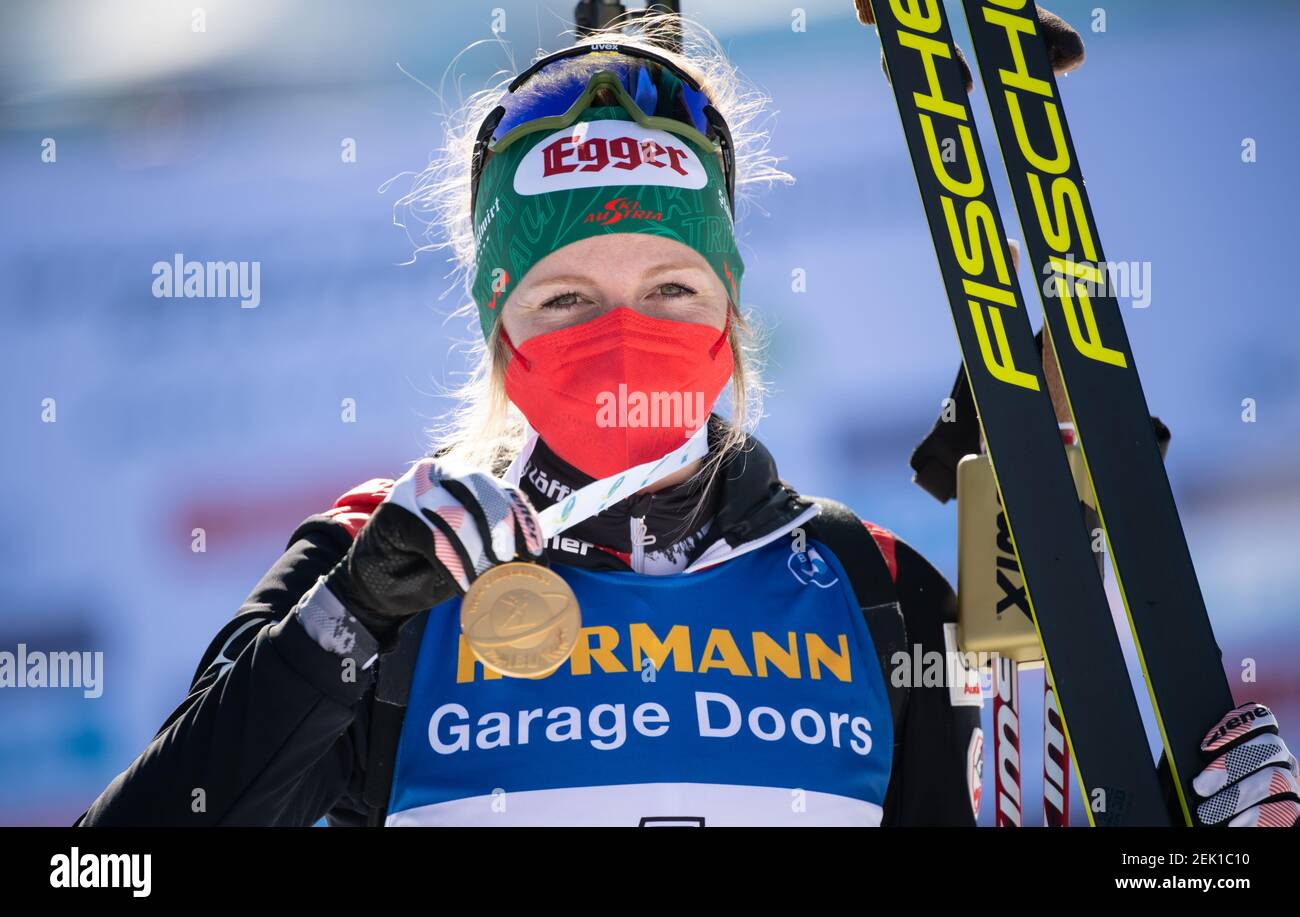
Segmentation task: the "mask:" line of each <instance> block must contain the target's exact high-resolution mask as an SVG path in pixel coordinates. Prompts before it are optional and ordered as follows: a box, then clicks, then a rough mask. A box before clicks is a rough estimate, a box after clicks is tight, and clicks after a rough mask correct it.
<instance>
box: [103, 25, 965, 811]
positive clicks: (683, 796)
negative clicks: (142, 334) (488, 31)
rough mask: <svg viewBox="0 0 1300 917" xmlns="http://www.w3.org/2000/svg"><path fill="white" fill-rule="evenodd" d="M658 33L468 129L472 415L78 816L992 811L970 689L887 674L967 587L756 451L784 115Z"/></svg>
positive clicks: (585, 63)
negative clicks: (764, 239)
mask: <svg viewBox="0 0 1300 917" xmlns="http://www.w3.org/2000/svg"><path fill="white" fill-rule="evenodd" d="M654 31H655V29H654V27H653V24H652V25H651V27H650V28H649V29H648V31H647V32H645V33H643V34H642V36H641V37H640V38H637V39H632V38H628V37H626V36H624V35H622V34H621V33H619V32H610V33H603V34H596V35H592V36H588V37H587V38H585V39H584V40H583V41H582V42H581V43H579V44H578V45H576V46H574V47H572V48H569V49H566V50H565V51H562V52H558V53H556V54H552V55H550V56H548V57H545V58H543V59H542V60H540V61H538V62H537V63H535V64H534V65H533V66H532V67H530V68H529V69H528V70H526V71H525V72H524V73H522V74H520V75H519V76H518V77H517V78H515V79H514V80H513V81H512V82H511V83H510V85H509V86H508V87H506V88H505V90H504V91H502V90H500V89H498V90H495V91H493V92H491V93H488V94H484V95H482V96H480V97H479V98H478V99H477V100H476V101H475V103H474V104H471V105H470V106H469V108H468V109H467V110H466V111H465V112H464V117H463V118H462V119H461V122H462V125H463V127H462V128H461V129H460V130H458V131H453V134H452V139H451V142H450V143H449V145H448V150H447V153H448V155H447V158H446V159H445V160H444V161H443V162H442V163H440V164H439V165H437V166H435V167H434V168H433V169H432V170H430V171H429V172H428V173H427V174H426V175H425V176H424V178H423V179H422V181H421V182H420V183H419V184H418V186H417V188H416V191H415V192H414V195H413V198H412V201H413V202H414V203H416V204H418V205H420V206H422V207H424V208H426V209H427V210H430V211H432V212H433V213H435V214H437V215H438V216H439V218H440V221H441V222H440V224H439V230H440V232H441V233H442V235H443V237H444V239H445V240H446V242H447V244H448V245H449V246H450V247H451V250H452V252H453V254H454V256H455V258H456V259H457V260H458V262H459V263H460V265H461V267H463V268H464V269H465V270H466V276H467V280H468V289H469V294H470V298H471V300H472V308H473V309H475V310H476V312H477V316H478V318H479V323H480V326H481V329H482V333H483V347H482V349H481V352H480V355H481V360H480V365H479V371H478V372H477V374H476V375H475V376H474V378H473V380H472V382H471V384H470V385H469V387H468V388H467V390H466V391H465V392H464V393H463V401H462V406H461V409H460V410H459V411H458V412H457V413H456V415H455V417H454V422H453V423H452V425H451V426H450V428H449V429H448V430H446V431H445V432H444V433H443V435H442V436H441V437H440V438H439V441H438V442H436V443H435V448H434V449H433V450H432V452H431V456H430V457H429V458H425V459H422V460H420V461H419V462H417V463H416V464H415V465H414V466H413V467H411V468H410V469H409V470H408V471H406V473H405V474H403V475H401V476H400V477H398V478H397V479H396V480H395V481H394V480H388V479H375V480H372V481H368V482H366V483H365V484H363V485H361V486H360V487H358V488H356V489H354V490H352V491H350V492H349V493H347V494H344V495H343V496H342V497H340V498H339V499H338V500H337V501H336V502H335V504H334V506H333V507H332V508H330V509H328V510H327V511H325V512H323V513H322V514H320V515H318V516H313V517H311V518H309V519H308V520H307V521H306V522H304V523H303V525H302V526H300V527H299V528H298V530H297V531H296V532H294V534H293V536H292V537H291V539H290V541H289V547H288V549H287V550H286V552H285V553H284V555H283V556H282V557H281V558H280V560H279V561H278V562H277V563H276V564H275V566H274V567H273V568H272V569H271V570H270V572H269V573H268V574H267V575H266V577H264V578H263V580H262V581H261V582H260V583H259V584H258V585H257V587H256V588H255V589H254V590H253V593H252V594H251V595H250V596H249V598H248V599H247V601H246V602H245V603H244V604H243V606H242V607H241V608H240V610H239V612H238V614H237V615H236V616H235V617H234V619H233V620H232V621H231V622H230V623H229V624H227V625H226V626H225V627H224V628H223V629H222V631H221V632H220V633H219V634H218V635H217V636H216V638H215V639H214V640H213V642H212V644H211V646H210V647H209V649H208V651H207V653H206V654H205V655H204V658H203V660H202V661H201V663H200V665H199V668H198V671H197V674H196V677H195V679H194V682H193V685H192V688H191V692H190V694H189V696H188V697H186V698H185V700H184V701H183V702H182V703H181V705H180V706H179V707H178V708H177V709H176V711H175V712H174V713H173V715H172V716H171V717H170V718H169V719H168V721H167V723H166V724H164V726H163V728H162V730H161V731H160V732H159V734H158V736H157V737H156V738H155V739H154V741H153V742H152V743H151V744H150V745H149V747H148V748H146V749H145V751H144V752H143V753H142V754H141V755H140V756H139V757H138V758H137V759H136V761H135V762H133V763H132V764H131V766H130V767H129V768H128V769H127V770H126V771H125V772H124V773H123V774H122V775H120V776H119V777H118V778H117V779H116V780H115V781H114V782H113V784H112V785H111V786H110V787H109V788H108V789H107V790H106V791H105V792H104V793H103V794H102V795H101V796H100V798H99V799H98V800H96V801H95V802H94V803H93V804H92V805H91V807H90V808H89V810H88V811H87V813H86V814H85V815H84V816H83V817H82V819H81V823H82V824H121V823H182V824H195V823H199V824H281V825H284V824H287V825H308V824H312V823H314V822H316V821H317V820H318V819H320V818H322V817H325V818H327V819H328V820H329V822H330V823H331V824H340V825H347V824H389V825H434V824H453V825H530V824H532V825H543V824H584V825H627V826H634V825H651V824H690V825H737V824H763V825H833V824H834V825H864V826H876V825H903V824H955V825H971V824H973V823H974V819H975V813H976V810H977V808H978V802H979V794H980V767H979V765H980V760H981V758H980V752H981V749H982V738H981V736H980V733H979V726H978V720H979V717H978V714H979V706H978V698H977V697H976V699H975V703H974V704H972V703H970V699H969V698H968V697H967V698H963V697H962V696H961V693H962V692H961V691H960V686H958V689H957V690H955V691H952V690H950V688H949V687H948V686H944V685H933V684H929V683H926V684H915V685H913V684H912V679H910V678H907V677H903V678H895V677H891V674H892V670H893V665H892V662H891V660H893V659H894V658H895V656H896V654H903V656H904V657H907V658H916V654H918V653H919V654H920V655H921V657H924V656H925V654H942V653H943V652H944V651H945V649H946V648H949V647H947V644H946V643H945V624H947V623H949V622H951V621H952V620H953V616H954V596H953V592H952V590H951V588H950V587H949V586H948V584H947V583H946V582H945V581H944V579H943V577H942V576H941V575H940V574H939V573H938V572H937V571H936V570H935V569H934V568H933V567H932V566H930V565H929V564H928V563H927V562H926V561H925V560H924V559H923V558H922V557H921V556H920V555H919V554H917V552H915V551H914V550H912V549H911V548H910V547H908V546H907V545H906V544H905V543H903V542H902V541H900V540H898V539H897V538H895V537H894V536H893V535H891V534H890V533H889V532H888V531H886V530H884V529H881V528H878V527H876V526H874V525H870V524H865V523H863V522H862V521H861V520H859V519H857V518H856V517H855V516H854V515H853V514H852V512H850V511H849V510H848V509H847V508H846V507H844V506H843V505H842V504H838V503H835V502H834V501H830V500H821V499H816V498H811V497H808V496H805V495H802V494H800V493H799V492H798V491H797V490H796V489H795V487H793V486H792V485H791V484H789V483H787V482H786V481H784V480H783V479H782V478H781V477H780V476H779V475H778V473H777V467H776V464H775V462H774V460H773V458H772V456H771V455H770V454H769V453H768V452H767V451H766V449H764V448H763V446H762V445H761V444H760V443H759V442H758V441H757V440H756V439H755V438H753V436H752V435H750V434H749V433H748V432H747V427H748V426H751V425H752V422H753V421H754V420H755V419H756V417H757V409H756V404H757V400H756V395H757V393H758V392H759V391H760V390H761V385H760V383H759V379H758V377H757V369H756V367H755V366H754V365H753V362H752V347H751V345H750V341H749V337H748V335H749V331H748V326H747V323H746V321H745V317H744V315H743V314H742V312H741V311H740V309H739V303H740V287H741V280H742V275H743V267H744V266H743V264H742V262H741V259H740V257H739V255H738V254H737V251H736V243H735V231H734V225H733V220H734V215H735V202H736V197H737V194H738V193H740V192H742V191H743V190H744V189H746V188H747V187H749V186H752V185H754V184H758V183H765V182H770V181H773V180H780V179H782V178H784V177H785V176H783V174H782V173H780V172H779V171H778V170H776V169H775V167H774V160H773V159H772V158H771V157H770V156H768V155H767V153H766V151H765V149H764V148H763V145H762V138H761V136H760V135H758V134H756V133H755V132H754V131H753V130H752V129H751V126H752V124H753V123H754V118H755V117H756V116H757V115H758V114H759V113H760V111H761V105H760V104H759V103H758V101H756V100H755V98H754V97H753V96H751V95H746V94H745V93H743V92H742V91H741V89H740V85H739V83H738V82H737V79H736V76H735V74H734V72H733V71H732V69H731V67H730V66H729V64H728V63H727V61H726V60H725V58H724V57H723V56H722V55H721V54H720V52H719V51H718V49H717V48H716V46H714V45H712V44H710V43H708V42H703V43H699V42H697V43H693V44H690V45H688V48H689V53H687V54H675V53H672V52H669V51H666V50H664V49H663V48H661V47H659V46H658V45H656V44H655V43H654V42H653V41H652V38H653V35H654ZM724 391H728V393H729V401H730V404H731V412H730V414H731V416H730V419H724V418H723V417H722V416H721V415H719V414H716V413H712V408H713V407H714V405H715V402H717V400H718V399H719V397H720V396H721V395H722V394H723V393H724ZM521 563H522V564H526V565H527V566H522V567H521ZM521 569H522V571H523V572H522V573H521V572H520V570H521ZM509 577H514V578H515V579H513V580H511V579H509ZM488 583H491V584H492V585H491V586H490V587H485V584H488ZM503 583H504V584H506V585H502V584H503ZM534 583H535V584H539V585H536V587H535V588H534V586H533V585H530V584H534ZM511 584H513V585H511ZM485 588H486V589H496V590H497V591H496V593H493V594H492V595H491V596H487V597H485V595H486V593H485ZM476 590H477V591H476ZM493 603H495V604H493ZM579 610H580V614H581V628H580V629H579V628H578V627H577V625H576V621H577V617H576V616H577V614H579ZM479 611H483V612H484V613H483V614H482V615H479V616H478V617H476V615H478V613H479ZM488 612H490V613H488ZM196 786H201V787H203V788H204V789H205V791H206V806H205V807H204V809H203V811H202V812H195V811H194V810H193V807H192V805H191V802H192V798H191V794H192V790H193V788H194V787H196Z"/></svg>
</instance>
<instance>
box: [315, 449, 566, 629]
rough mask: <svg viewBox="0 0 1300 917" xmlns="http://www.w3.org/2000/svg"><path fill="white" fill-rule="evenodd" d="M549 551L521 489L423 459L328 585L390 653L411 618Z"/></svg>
mask: <svg viewBox="0 0 1300 917" xmlns="http://www.w3.org/2000/svg"><path fill="white" fill-rule="evenodd" d="M543 547H544V545H543V541H542V534H541V525H540V523H539V522H538V520H537V514H536V513H535V512H534V511H533V508H532V505H531V504H530V503H529V502H528V498H527V497H525V496H524V495H523V494H522V493H521V492H520V491H519V490H518V489H517V488H515V487H513V486H511V485H509V484H505V483H504V482H502V481H499V480H497V479H495V478H492V477H491V476H489V475H487V474H484V473H482V472H475V473H472V474H468V475H461V476H458V477H450V476H448V475H446V473H445V472H444V471H443V469H441V468H440V467H439V466H438V465H437V463H436V462H434V460H433V459H423V460H422V461H420V462H418V463H417V464H416V465H415V466H414V467H412V468H411V469H410V470H409V471H407V472H406V474H404V475H402V476H401V477H400V478H398V479H397V481H396V482H395V483H394V484H393V488H392V490H391V491H390V492H389V494H388V496H387V498H385V500H384V502H383V503H381V504H380V505H379V507H378V508H377V509H376V510H375V512H374V513H373V514H372V515H371V517H370V519H369V520H367V522H366V524H365V525H364V526H363V527H362V529H361V531H360V532H359V533H358V534H357V537H356V539H355V540H354V541H353V543H352V547H351V548H349V549H348V553H347V555H346V556H344V558H343V559H342V560H341V561H339V562H338V564H337V565H336V566H335V567H334V569H333V570H331V571H330V572H329V574H327V575H326V577H325V586H326V588H328V589H329V591H330V592H332V593H333V594H334V596H335V597H336V598H337V599H338V600H339V601H340V602H342V603H343V605H344V607H346V608H347V610H348V611H349V612H351V614H352V615H353V616H355V617H356V618H357V620H359V621H360V622H361V624H362V625H363V626H364V627H365V628H366V630H368V631H369V632H370V633H371V634H372V635H373V636H374V637H375V638H376V639H377V640H378V641H379V643H380V645H381V646H382V647H384V648H388V647H391V646H392V644H393V642H394V641H395V639H396V634H397V630H398V628H399V627H400V626H401V625H402V623H403V622H405V621H406V620H408V619H410V618H411V617H413V616H414V615H416V614H419V613H420V612H421V611H424V610H425V609H426V608H431V607H433V606H434V605H438V604H440V603H442V602H445V601H446V600H447V599H450V598H452V597H453V596H456V595H460V594H463V593H464V592H465V590H466V589H468V588H469V585H470V583H472V582H473V581H474V580H475V579H476V578H477V577H478V575H479V574H480V573H482V572H483V571H484V570H487V569H488V568H489V567H492V566H495V565H496V564H501V563H505V562H507V561H511V560H527V561H534V562H542V561H543V559H544V554H543Z"/></svg>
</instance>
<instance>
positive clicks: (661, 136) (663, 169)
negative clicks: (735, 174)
mask: <svg viewBox="0 0 1300 917" xmlns="http://www.w3.org/2000/svg"><path fill="white" fill-rule="evenodd" d="M707 182H708V174H707V173H706V172H705V170H704V164H703V163H702V162H700V158H699V157H698V156H697V155H696V154H695V151H694V150H692V149H691V148H690V147H689V146H688V145H687V144H686V142H685V141H683V140H682V139H681V138H680V137H675V136H674V135H672V134H670V133H668V132H667V131H660V130H654V129H652V128H646V127H642V126H641V125H639V124H637V123H636V122H635V121H615V120H602V121H580V122H578V123H576V124H573V125H572V126H570V127H566V128H564V129H563V130H559V131H556V132H555V133H554V134H552V135H551V136H549V137H547V138H546V139H545V140H543V141H542V142H540V143H538V144H537V145H536V146H534V147H533V148H532V149H531V150H529V151H528V153H527V154H526V155H525V156H524V158H523V159H522V161H520V163H519V168H518V169H516V170H515V177H514V189H515V193H517V194H548V193H550V192H553V191H569V190H572V189H574V188H600V187H604V186H607V185H613V186H620V187H622V186H627V185H667V186H669V187H673V188H690V189H699V188H703V187H704V186H705V184H707Z"/></svg>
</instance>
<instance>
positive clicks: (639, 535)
mask: <svg viewBox="0 0 1300 917" xmlns="http://www.w3.org/2000/svg"><path fill="white" fill-rule="evenodd" d="M630 519H631V524H632V570H633V572H635V573H644V572H645V549H646V547H647V546H649V545H652V544H654V543H655V541H656V540H657V538H656V536H654V535H647V534H646V524H645V516H632V517H630Z"/></svg>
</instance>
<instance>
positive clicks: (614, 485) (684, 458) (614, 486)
mask: <svg viewBox="0 0 1300 917" xmlns="http://www.w3.org/2000/svg"><path fill="white" fill-rule="evenodd" d="M526 429H527V432H528V438H527V440H526V441H525V443H524V448H523V449H521V450H519V454H518V455H517V456H515V460H514V461H513V462H511V463H510V467H509V468H507V469H506V473H505V480H506V482H507V483H509V484H513V485H515V486H516V487H518V486H519V479H520V477H521V476H522V475H523V472H524V466H525V465H526V464H528V459H529V458H530V457H531V456H532V454H533V449H534V447H535V446H536V445H537V431H536V430H534V429H533V428H532V426H531V425H528V426H527V428H526ZM708 429H709V425H708V423H707V422H706V423H703V424H701V425H700V428H699V429H698V430H696V431H695V432H694V433H692V434H691V438H690V439H688V440H687V441H686V442H684V443H682V444H681V445H680V446H678V447H677V448H676V449H674V450H673V451H672V452H669V453H668V454H667V455H665V456H664V457H663V458H660V459H651V460H650V461H648V462H642V463H641V464H640V465H637V466H636V467H634V468H629V469H628V470H627V471H623V472H620V473H619V474H614V475H610V476H609V477H607V478H601V479H600V480H598V481H592V482H591V483H590V484H587V485H586V486H584V487H581V488H579V489H578V490H575V491H574V492H573V493H571V494H569V496H568V497H566V498H565V499H564V500H561V501H560V502H559V503H556V504H555V505H554V506H549V507H547V508H546V509H544V510H542V511H541V512H540V513H538V514H537V518H538V520H539V521H540V522H541V525H542V537H543V538H544V539H547V540H549V539H551V538H553V537H555V536H556V535H558V534H560V533H561V532H563V531H565V530H566V529H569V528H572V527H573V526H575V525H577V524H578V523H579V522H582V521H583V520H584V519H589V518H591V517H592V516H594V515H596V514H597V513H599V512H602V511H603V510H604V509H605V508H606V507H608V506H612V505H614V504H615V503H617V502H618V501H620V500H622V499H624V498H626V497H629V496H631V495H632V494H634V493H636V492H637V491H639V490H642V489H643V488H646V487H649V486H650V485H651V484H653V483H655V482H656V481H661V480H663V479H664V478H666V477H667V476H668V475H670V474H672V473H673V472H674V471H678V470H680V469H681V468H682V467H683V466H685V465H688V464H690V463H691V462H693V461H695V460H696V459H699V458H703V457H704V456H706V455H708V453H709V439H708Z"/></svg>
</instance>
